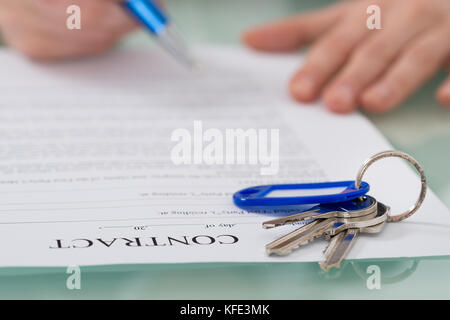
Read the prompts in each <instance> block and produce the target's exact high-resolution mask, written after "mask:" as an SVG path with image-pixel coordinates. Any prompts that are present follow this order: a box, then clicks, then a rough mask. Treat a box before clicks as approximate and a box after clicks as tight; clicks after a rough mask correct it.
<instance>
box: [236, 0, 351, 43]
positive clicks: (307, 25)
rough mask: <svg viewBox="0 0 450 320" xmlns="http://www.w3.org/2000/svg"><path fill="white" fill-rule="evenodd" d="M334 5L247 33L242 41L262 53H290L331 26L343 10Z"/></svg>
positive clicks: (342, 7) (340, 6)
mask: <svg viewBox="0 0 450 320" xmlns="http://www.w3.org/2000/svg"><path fill="white" fill-rule="evenodd" d="M347 5H348V4H347V3H345V4H338V5H335V6H332V7H329V8H327V9H323V10H320V11H317V12H312V13H307V14H303V15H299V16H295V17H291V18H287V19H283V20H280V21H276V22H273V23H270V24H267V25H264V26H261V27H256V28H253V29H249V30H247V31H246V32H245V33H244V35H243V37H242V40H243V42H244V43H245V44H246V45H248V46H249V47H251V48H253V49H256V50H263V51H291V50H295V49H298V48H299V47H300V46H301V45H303V44H305V43H308V42H310V41H312V40H313V39H315V38H317V37H318V36H319V35H320V34H322V33H323V32H324V31H325V30H326V29H328V28H329V27H330V26H331V25H332V24H333V23H335V22H336V21H337V20H338V19H339V17H340V16H341V14H342V13H343V12H344V10H345V8H346V7H347Z"/></svg>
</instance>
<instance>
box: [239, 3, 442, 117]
mask: <svg viewBox="0 0 450 320" xmlns="http://www.w3.org/2000/svg"><path fill="white" fill-rule="evenodd" d="M370 5H378V6H379V7H380V8H381V27H382V29H380V30H376V29H375V30H370V29H369V28H368V27H367V25H366V20H367V18H368V17H369V15H368V14H367V13H366V10H367V8H368V7H369V6H370ZM243 40H244V42H245V43H246V44H247V45H249V46H250V47H252V48H254V49H257V50H263V51H272V52H277V51H279V52H285V51H292V50H296V49H298V48H299V47H301V46H303V45H305V44H308V43H312V46H311V48H310V50H309V53H308V55H307V58H306V61H305V64H304V65H303V66H302V67H301V69H300V70H299V71H297V72H296V73H295V74H294V76H293V77H292V79H291V82H290V85H289V88H290V92H291V94H292V95H293V97H294V98H295V99H297V100H299V101H302V102H310V101H313V100H315V99H317V98H318V97H319V96H321V97H322V98H323V101H324V103H325V104H326V106H327V107H328V108H329V109H330V110H332V111H335V112H339V113H348V112H351V111H353V110H355V109H356V108H357V107H358V106H359V105H361V106H362V107H363V108H365V109H367V110H368V111H371V112H386V111H388V110H391V109H393V108H394V107H395V106H397V105H398V104H399V103H401V102H402V101H403V100H405V99H406V98H407V97H408V96H410V95H411V94H412V93H413V92H414V91H415V90H416V89H418V88H419V87H420V86H421V85H422V84H423V83H424V82H426V81H427V80H428V79H429V78H430V77H432V76H433V75H434V74H435V73H436V72H437V71H438V70H439V69H440V68H442V67H445V68H447V69H448V70H449V71H450V1H449V0H368V1H367V0H360V1H352V2H344V3H340V4H338V5H335V6H332V7H329V8H325V9H323V10H319V11H316V12H311V13H306V14H301V15H298V16H294V17H291V18H287V19H284V20H280V21H277V22H275V23H272V24H269V25H265V26H262V27H258V28H254V29H252V30H249V31H247V32H246V33H245V34H244V36H243ZM436 97H437V99H438V100H439V101H440V102H441V103H442V104H444V105H446V106H450V77H449V78H448V79H447V80H446V81H445V82H444V83H443V84H442V85H441V87H440V88H439V89H438V91H437V93H436Z"/></svg>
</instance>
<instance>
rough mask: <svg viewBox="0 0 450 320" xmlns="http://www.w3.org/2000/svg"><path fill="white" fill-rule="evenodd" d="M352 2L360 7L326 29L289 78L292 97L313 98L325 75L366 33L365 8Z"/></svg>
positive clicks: (344, 57) (323, 81) (304, 100)
mask: <svg viewBox="0 0 450 320" xmlns="http://www.w3.org/2000/svg"><path fill="white" fill-rule="evenodd" d="M352 5H358V7H359V9H360V10H354V11H352V12H351V13H349V14H347V15H346V16H345V17H344V18H343V19H342V22H341V23H339V24H338V25H337V26H336V27H334V28H333V30H331V31H329V32H328V33H325V34H324V35H323V36H322V37H321V38H320V39H319V40H318V41H317V42H316V43H315V44H314V45H313V47H312V48H311V49H310V51H309V53H308V56H307V59H306V62H305V64H304V66H303V67H302V69H301V70H300V71H298V72H297V73H296V74H295V75H294V76H293V78H292V79H291V82H290V91H291V94H292V96H293V97H294V98H295V99H297V100H299V101H302V102H309V101H312V100H315V99H316V98H317V97H318V95H319V94H320V91H321V89H322V87H323V86H324V85H325V83H326V82H327V81H328V79H329V78H330V77H331V76H332V75H333V74H334V73H335V72H336V71H337V70H338V69H339V68H340V67H341V66H342V65H343V64H344V62H345V61H346V60H347V58H348V56H349V55H350V53H351V52H352V50H353V49H354V47H355V46H356V45H357V44H358V43H359V42H360V41H361V40H362V39H363V38H364V37H365V36H366V35H367V33H368V29H367V28H366V24H365V16H364V14H361V12H365V11H361V10H363V6H361V5H360V4H353V3H352ZM364 10H365V7H364ZM342 94H343V95H344V96H345V95H347V94H348V93H346V92H343V93H342Z"/></svg>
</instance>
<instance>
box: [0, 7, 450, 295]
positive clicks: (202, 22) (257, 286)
mask: <svg viewBox="0 0 450 320" xmlns="http://www.w3.org/2000/svg"><path fill="white" fill-rule="evenodd" d="M333 2H334V1H330V0H277V1H273V0H226V1H224V0H166V3H167V6H168V10H169V12H170V13H171V15H172V17H173V19H174V20H175V21H176V23H177V25H178V27H179V29H180V30H181V32H182V33H183V36H184V37H185V38H186V39H187V40H188V41H189V42H191V43H192V44H225V45H233V46H239V45H240V34H241V32H242V30H244V29H245V28H247V27H249V26H252V25H255V24H260V23H263V22H265V21H268V20H272V19H276V18H280V17H283V16H286V15H289V14H294V13H296V12H299V11H305V10H311V9H315V8H319V7H323V6H326V5H328V4H330V3H333ZM121 46H124V47H148V46H154V42H153V41H152V40H151V39H149V36H148V35H147V34H145V33H144V32H137V33H136V34H134V35H132V36H130V37H128V38H127V39H126V40H125V41H124V42H123V43H122V44H121ZM443 79H444V74H443V73H441V74H439V75H437V76H436V77H435V78H434V79H433V80H432V81H430V82H429V83H428V84H427V85H426V86H425V87H424V88H422V89H421V90H420V91H418V92H417V93H416V94H415V95H414V96H413V97H411V98H410V99H408V101H406V102H405V103H404V104H403V105H402V106H401V107H400V108H398V109H396V110H395V111H393V112H391V113H388V114H386V115H376V116H375V115H368V117H369V118H370V119H371V121H373V122H374V123H375V125H376V126H377V127H378V128H379V129H380V130H381V132H382V133H383V134H384V135H385V136H386V137H387V139H388V140H389V141H390V142H391V143H392V144H393V146H394V147H395V148H396V149H399V150H402V151H405V152H407V153H410V154H412V155H413V156H414V157H415V158H416V159H417V160H418V161H419V162H420V163H421V164H422V165H423V167H424V169H425V171H426V174H427V178H428V180H429V185H430V187H431V188H432V189H433V191H435V192H436V193H437V195H438V196H439V198H440V199H441V200H443V201H444V202H445V203H446V205H447V206H449V207H450V169H449V164H450V161H449V160H450V110H445V109H443V108H441V107H440V106H439V105H438V104H437V103H436V102H435V99H434V91H435V89H436V88H437V85H438V84H439V83H440V82H441V81H442V80H443ZM393 183H394V181H393ZM370 263H373V262H370V261H367V262H366V261H361V262H357V263H356V262H348V263H347V262H346V263H344V265H343V266H342V268H341V269H340V270H337V271H336V272H332V273H330V274H324V273H322V272H321V271H320V269H319V267H318V266H317V264H316V263H300V264H298V263H286V264H277V263H271V264H269V263H267V264H264V263H260V264H188V265H142V266H108V267H104V266H98V267H89V268H83V269H82V270H83V278H82V279H83V280H82V281H83V287H82V290H79V291H68V290H67V289H66V287H65V279H66V278H67V274H66V273H65V269H63V268H3V269H2V270H0V298H41V299H45V298H60V299H61V298H63V299H64V298H67V299H72V298H125V299H126V298H131V299H133V298H157V299H158V298H160V299H168V298H185V299H186V298H189V299H198V298H200V299H220V298H221V299H230V298H234V299H245V298H247V299H250V298H251V299H299V298H303V299H315V298H322V299H329V298H341V299H342V298H354V299H362V298H382V299H388V298H435V299H436V298H443V297H447V298H448V297H450V288H449V286H448V283H449V281H450V272H449V271H448V270H450V259H449V258H448V257H443V258H430V259H391V260H386V261H377V264H378V265H380V266H381V268H382V270H383V273H384V275H386V277H385V278H383V279H384V280H383V281H384V282H383V284H382V290H379V291H377V290H374V291H370V290H368V289H367V288H366V285H365V277H366V276H367V275H366V274H365V270H366V267H367V266H368V265H369V264H370Z"/></svg>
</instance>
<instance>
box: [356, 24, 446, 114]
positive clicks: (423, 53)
mask: <svg viewBox="0 0 450 320" xmlns="http://www.w3.org/2000/svg"><path fill="white" fill-rule="evenodd" d="M449 33H450V27H449V26H448V25H446V26H444V27H442V26H440V27H436V28H434V29H432V30H430V31H428V32H427V33H426V34H424V35H423V36H422V37H421V38H419V39H418V40H417V41H415V42H413V43H412V44H410V45H409V46H408V47H407V48H406V49H405V51H404V53H403V54H402V56H400V57H399V59H398V60H397V61H396V62H395V63H394V64H393V65H392V66H391V68H390V69H389V71H388V72H387V73H386V74H385V75H383V76H382V77H381V79H380V80H378V81H377V82H376V83H375V84H373V85H372V86H370V87H369V88H368V89H367V90H366V91H365V92H364V93H363V94H362V97H361V102H362V105H363V107H364V108H365V109H367V110H369V111H371V112H385V111H388V110H391V109H392V108H394V107H395V106H396V105H398V104H399V103H400V102H402V101H403V100H404V99H406V98H407V97H408V96H409V95H411V94H412V93H413V92H414V91H415V90H416V89H417V88H419V87H420V86H421V85H422V84H423V83H424V82H425V81H427V80H428V79H429V78H430V77H431V76H433V74H434V73H435V72H436V71H437V70H438V69H439V68H440V67H441V66H442V64H443V62H444V61H445V59H446V58H447V56H448V52H449V50H450V43H449V42H448V41H442V39H446V37H447V38H448V34H449Z"/></svg>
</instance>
